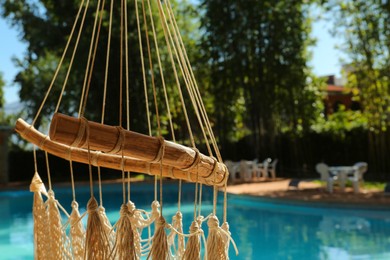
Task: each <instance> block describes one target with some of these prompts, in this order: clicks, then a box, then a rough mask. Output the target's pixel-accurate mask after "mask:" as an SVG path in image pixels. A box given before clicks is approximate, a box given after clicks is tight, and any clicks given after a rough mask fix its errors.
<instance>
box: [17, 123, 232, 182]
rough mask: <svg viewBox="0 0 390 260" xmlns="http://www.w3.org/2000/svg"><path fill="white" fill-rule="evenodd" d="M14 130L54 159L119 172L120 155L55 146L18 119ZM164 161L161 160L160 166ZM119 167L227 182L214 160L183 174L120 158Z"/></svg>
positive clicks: (221, 165) (226, 174) (55, 143)
mask: <svg viewBox="0 0 390 260" xmlns="http://www.w3.org/2000/svg"><path fill="white" fill-rule="evenodd" d="M15 130H16V132H18V133H19V134H20V135H21V137H22V138H24V139H26V140H27V141H29V142H31V143H33V144H35V145H36V146H38V147H40V148H41V149H42V150H45V151H47V152H48V153H50V154H53V155H55V156H57V157H61V158H63V159H66V160H72V161H75V162H81V163H85V164H88V163H89V161H91V164H92V165H94V166H101V167H106V168H111V169H117V170H122V156H121V155H115V154H107V153H102V152H100V151H88V150H87V149H84V148H73V147H71V146H69V145H65V144H62V143H58V142H55V141H53V140H51V139H50V137H48V136H46V135H44V134H42V133H40V132H39V131H37V130H36V129H35V128H34V127H32V126H31V125H29V124H28V123H26V122H25V121H24V120H23V119H20V118H19V119H18V120H17V122H16V126H15ZM89 156H90V159H89ZM164 160H165V157H164V159H163V162H164ZM123 167H124V170H125V171H132V172H139V173H146V174H149V175H160V173H161V174H162V176H163V177H170V178H174V179H181V180H185V181H189V182H199V183H202V184H206V185H216V186H223V185H224V184H225V182H226V181H227V179H228V172H227V169H226V166H225V165H224V164H221V163H218V162H216V161H214V160H213V163H212V165H210V164H208V163H207V162H205V161H202V160H199V163H198V166H197V167H195V168H192V169H190V170H188V171H183V170H181V169H179V168H176V167H173V166H169V165H162V167H161V165H160V163H159V162H155V163H150V162H145V161H141V160H138V159H135V158H133V157H129V156H124V157H123ZM160 167H161V169H160ZM214 167H215V168H214ZM210 169H211V170H210Z"/></svg>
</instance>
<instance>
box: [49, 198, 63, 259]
mask: <svg viewBox="0 0 390 260" xmlns="http://www.w3.org/2000/svg"><path fill="white" fill-rule="evenodd" d="M48 195H49V198H48V200H47V201H46V203H47V213H48V216H49V218H48V223H47V225H48V226H49V234H48V237H49V238H50V242H49V243H50V259H64V258H65V257H66V255H67V253H66V248H65V244H66V239H64V238H66V234H65V232H64V230H63V229H62V223H61V215H60V211H59V210H58V205H57V203H58V202H57V201H56V200H55V198H54V192H53V191H52V190H49V192H48Z"/></svg>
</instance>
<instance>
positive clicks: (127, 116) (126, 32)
mask: <svg viewBox="0 0 390 260" xmlns="http://www.w3.org/2000/svg"><path fill="white" fill-rule="evenodd" d="M124 16H125V20H124V23H125V39H124V40H125V58H126V59H125V64H126V72H125V73H126V120H127V122H126V128H127V130H130V87H129V82H130V81H129V50H128V49H129V47H128V45H129V44H128V40H127V39H128V29H127V1H124ZM123 146H124V140H123ZM122 151H123V148H122ZM127 198H128V201H130V172H127Z"/></svg>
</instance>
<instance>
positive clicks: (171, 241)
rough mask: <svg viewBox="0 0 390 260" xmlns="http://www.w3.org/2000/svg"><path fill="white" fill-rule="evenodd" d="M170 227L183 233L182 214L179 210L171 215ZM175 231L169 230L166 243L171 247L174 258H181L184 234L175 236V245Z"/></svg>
mask: <svg viewBox="0 0 390 260" xmlns="http://www.w3.org/2000/svg"><path fill="white" fill-rule="evenodd" d="M172 227H173V228H174V229H175V230H176V231H178V232H179V233H183V215H182V214H181V212H180V211H178V212H176V214H175V215H174V216H173V217H172ZM176 236H177V234H176V232H171V233H170V234H169V236H168V245H169V246H170V247H171V248H173V250H172V251H173V253H172V254H173V255H174V257H175V259H182V258H183V256H184V247H185V243H184V236H177V245H176V241H175V238H176Z"/></svg>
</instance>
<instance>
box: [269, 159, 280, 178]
mask: <svg viewBox="0 0 390 260" xmlns="http://www.w3.org/2000/svg"><path fill="white" fill-rule="evenodd" d="M277 164H278V159H274V160H273V161H272V162H271V164H270V165H269V167H268V173H269V174H270V175H271V177H272V179H275V178H276V165H277Z"/></svg>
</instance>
